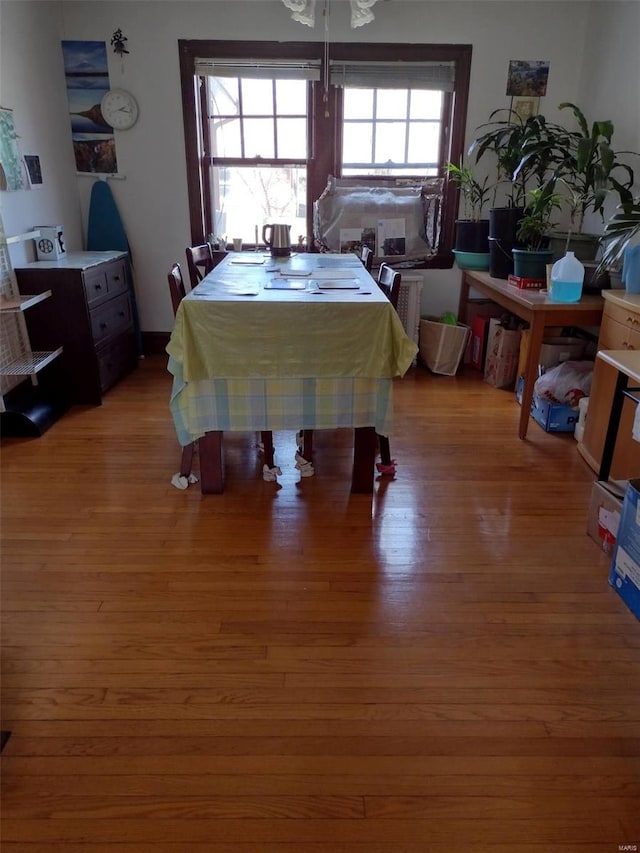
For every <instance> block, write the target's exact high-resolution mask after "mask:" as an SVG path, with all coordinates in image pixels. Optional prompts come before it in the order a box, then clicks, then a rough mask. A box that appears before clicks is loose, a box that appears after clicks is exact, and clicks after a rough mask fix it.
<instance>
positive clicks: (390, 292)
mask: <svg viewBox="0 0 640 853" xmlns="http://www.w3.org/2000/svg"><path fill="white" fill-rule="evenodd" d="M365 249H367V250H368V251H369V252H370V253H371V254H370V256H369V257H370V258H371V260H373V252H371V249H369V248H368V246H363V247H362V257H361V259H360V260H361V261H362V263H363V264H364V265H365V267H366V261H367V258H365ZM401 282H402V276H401V274H400V273H399V272H397V271H396V270H394V269H393V268H392V267H390V266H389V264H380V270H379V272H378V287H379V288H380V290H382V292H383V293H384V295H385V296H386V297H387V299H388V300H389V302H390V303H391V304H392V305H393V308H394V310H395V311H397V310H398V297H399V296H400V284H401ZM378 445H379V447H380V462H377V463H376V468H377V469H378V473H379V474H383V475H385V476H389V477H393V476H395V473H396V461H395V459H392V458H391V448H390V446H389V439H388V437H387V436H386V435H378ZM298 450H299V452H300V454H301V455H302V456H303V457H304V460H309V464H310V463H311V459H312V454H313V430H311V429H305V430H301V431H300V432H299V433H298Z"/></svg>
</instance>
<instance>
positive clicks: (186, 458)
mask: <svg viewBox="0 0 640 853" xmlns="http://www.w3.org/2000/svg"><path fill="white" fill-rule="evenodd" d="M204 248H205V247H204V246H194V247H189V248H187V261H189V260H190V259H191V260H192V261H193V268H194V270H196V272H197V264H198V263H199V261H198V260H196V259H197V258H198V257H199V255H200V256H201V257H203V259H204V262H205V263H206V252H202V253H198V252H197V251H193V250H194V249H204ZM206 248H207V249H209V255H210V256H211V249H210V247H209V244H208V243H207V244H206ZM212 263H213V266H215V261H213V262H212ZM213 266H212V267H211V269H213ZM207 272H209V270H207V271H206V272H204V273H203V274H202V275H201V276H200V279H199V280H200V281H202V279H203V278H204V276H205V275H206V274H207ZM167 278H168V280H169V293H170V294H171V305H172V306H173V316H174V317H175V315H176V314H177V313H178V306H179V305H180V302H181V301H182V300H183V299H184V297H185V296H186V288H185V285H184V279H183V277H182V270H181V269H180V264H178V263H176V264H174V265H173V266H172V267H171V271H170V273H169V275H168V276H167ZM192 281H193V279H192ZM261 441H262V447H263V450H264V460H265V467H266V468H268V474H267V472H264V471H263V477H265V479H267V478H268V479H275V475H274V474H273V473H272V472H273V471H275V470H276V469H275V466H274V462H273V435H272V433H271V432H270V431H266V430H265V431H264V432H262V433H261ZM194 450H195V444H194V443H193V442H192V443H191V444H188V445H187V446H186V447H184V448H183V449H182V460H181V462H180V471H179V472H178V473H177V474H174V475H173V477H172V479H171V482H172V483H173V485H174V486H176V488H178V489H186V488H187V486H188V485H189V484H190V483H196V482H197V479H196V478H195V477H194V475H193V474H192V473H191V467H192V465H193V453H194Z"/></svg>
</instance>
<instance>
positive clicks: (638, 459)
mask: <svg viewBox="0 0 640 853" xmlns="http://www.w3.org/2000/svg"><path fill="white" fill-rule="evenodd" d="M602 295H603V296H604V299H605V304H604V312H603V315H602V325H601V327H600V338H599V341H598V349H599V350H637V351H640V295H636V294H627V293H625V291H624V290H603V291H602ZM617 375H618V372H617V370H615V369H614V368H613V367H611V365H609V364H607V363H606V362H604V361H603V360H602V359H596V363H595V367H594V372H593V382H592V384H591V394H590V396H589V408H588V411H587V419H586V422H585V427H584V435H583V438H582V441H581V442H580V443H579V444H578V450H579V452H580V454H581V456H582V457H583V458H584V459H585V460H586V461H587V463H588V464H589V465H590V466H591V468H593V470H594V471H598V469H599V468H600V460H601V459H602V449H603V447H604V440H605V436H606V432H607V425H608V423H609V413H610V411H611V404H612V402H613V393H614V389H615V382H616V379H617ZM635 409H636V404H635V403H634V402H633V401H632V400H625V402H624V406H623V410H622V417H621V419H620V428H619V430H618V440H617V442H616V449H615V452H614V455H613V462H612V465H611V477H612V479H614V480H627V479H629V478H630V477H638V476H640V442H637V441H634V439H633V438H632V437H631V428H632V425H633V418H634V416H635Z"/></svg>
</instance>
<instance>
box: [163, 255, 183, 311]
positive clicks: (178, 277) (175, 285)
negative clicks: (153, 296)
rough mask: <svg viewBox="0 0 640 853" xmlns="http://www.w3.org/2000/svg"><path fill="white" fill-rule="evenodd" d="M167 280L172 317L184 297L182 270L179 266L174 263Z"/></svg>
mask: <svg viewBox="0 0 640 853" xmlns="http://www.w3.org/2000/svg"><path fill="white" fill-rule="evenodd" d="M167 278H168V280H169V293H170V294H171V305H172V307H173V316H174V317H175V315H176V314H177V313H178V306H179V305H180V302H181V301H182V300H183V299H184V297H185V296H186V288H185V286H184V279H183V278H182V270H181V269H180V264H178V263H176V264H174V265H173V266H172V267H171V272H170V273H169V275H168V276H167Z"/></svg>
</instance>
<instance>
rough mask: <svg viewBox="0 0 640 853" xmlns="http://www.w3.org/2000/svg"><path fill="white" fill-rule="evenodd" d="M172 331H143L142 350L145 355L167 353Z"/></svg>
mask: <svg viewBox="0 0 640 853" xmlns="http://www.w3.org/2000/svg"><path fill="white" fill-rule="evenodd" d="M170 337H171V334H170V332H142V352H143V353H144V354H145V355H165V354H166V347H167V344H168V343H169V338H170Z"/></svg>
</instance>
